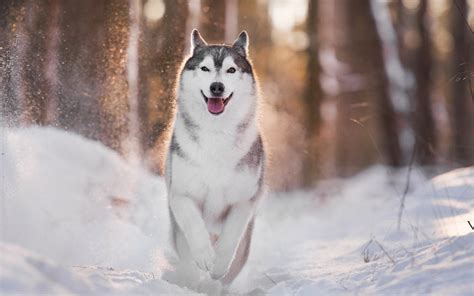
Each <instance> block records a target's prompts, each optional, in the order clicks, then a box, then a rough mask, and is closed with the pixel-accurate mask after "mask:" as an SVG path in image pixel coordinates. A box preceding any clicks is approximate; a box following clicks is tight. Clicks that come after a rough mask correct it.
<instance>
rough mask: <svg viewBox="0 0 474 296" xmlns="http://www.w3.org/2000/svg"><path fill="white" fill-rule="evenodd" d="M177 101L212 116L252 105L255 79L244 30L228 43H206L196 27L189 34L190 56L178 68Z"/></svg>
mask: <svg viewBox="0 0 474 296" xmlns="http://www.w3.org/2000/svg"><path fill="white" fill-rule="evenodd" d="M179 92H180V93H179V96H180V98H179V100H180V104H185V105H186V106H189V107H190V108H192V110H190V108H186V109H188V112H193V113H194V112H201V113H204V114H202V115H206V116H212V117H226V116H228V115H226V114H228V113H232V114H234V115H236V114H242V113H246V111H247V110H248V109H249V108H252V107H254V106H255V92H256V91H255V79H254V75H253V70H252V65H251V63H250V61H249V59H248V35H247V32H245V31H243V32H242V33H240V35H239V36H238V38H237V39H236V40H235V42H234V44H233V45H232V46H230V45H208V44H207V43H206V41H204V39H203V38H202V37H201V35H200V34H199V32H198V31H197V30H193V32H192V34H191V56H190V57H189V58H188V59H187V60H186V62H185V64H184V67H183V70H182V72H181V80H180V85H179Z"/></svg>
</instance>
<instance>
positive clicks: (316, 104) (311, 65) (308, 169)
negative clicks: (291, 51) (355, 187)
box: [302, 1, 323, 187]
mask: <svg viewBox="0 0 474 296" xmlns="http://www.w3.org/2000/svg"><path fill="white" fill-rule="evenodd" d="M318 4H319V1H308V17H307V20H306V22H307V24H306V28H307V29H306V30H307V34H308V38H309V46H308V49H307V56H308V63H307V66H306V89H305V93H304V106H305V110H306V118H305V119H306V122H305V126H306V133H307V134H306V146H307V149H306V151H305V153H306V155H305V156H306V157H305V160H304V162H303V178H302V180H303V186H305V187H310V186H311V185H313V184H314V182H315V181H316V178H317V176H318V170H319V166H318V160H319V158H318V149H317V143H316V140H317V136H318V133H319V129H320V127H321V110H320V108H321V101H322V99H323V93H322V89H321V83H320V73H321V65H320V64H319V34H318V30H319V26H318V11H319V9H318Z"/></svg>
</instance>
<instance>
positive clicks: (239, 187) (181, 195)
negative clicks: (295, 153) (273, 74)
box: [166, 30, 265, 289]
mask: <svg viewBox="0 0 474 296" xmlns="http://www.w3.org/2000/svg"><path fill="white" fill-rule="evenodd" d="M191 44H192V48H191V56H190V57H189V58H188V59H187V60H186V62H185V63H184V66H183V68H182V71H181V74H180V79H179V85H178V86H177V102H178V107H177V114H176V119H175V123H174V129H173V134H172V140H171V145H170V148H169V152H168V155H167V162H166V181H167V187H168V199H169V208H170V213H171V215H170V216H171V218H172V234H173V243H174V246H175V248H176V251H177V254H178V256H179V259H180V263H179V265H178V266H180V268H179V267H178V270H177V273H181V275H182V277H183V278H184V280H183V284H184V285H186V286H188V287H190V286H191V288H196V286H193V284H192V282H193V279H192V278H193V277H194V280H196V278H197V281H198V282H200V283H202V282H203V281H204V280H206V279H207V280H209V281H210V282H213V283H214V285H215V286H217V289H220V288H221V287H222V285H223V286H227V285H229V284H230V283H231V282H232V281H233V280H234V278H235V277H236V276H237V275H238V274H239V272H240V271H241V269H242V267H243V266H244V264H245V262H246V261H247V258H248V255H249V248H250V242H251V236H252V230H253V225H254V215H255V208H256V203H257V201H258V200H259V199H260V197H261V196H262V191H263V174H264V165H265V154H264V149H263V144H262V138H261V136H260V132H259V128H258V126H257V105H258V88H257V83H256V79H255V76H254V73H253V69H252V65H251V63H250V62H249V60H248V35H247V33H246V32H245V31H244V32H242V33H241V34H240V35H239V37H238V38H237V40H236V41H235V42H234V44H233V45H232V46H229V45H208V44H207V43H206V42H205V41H204V40H203V38H202V37H201V35H200V34H199V32H198V31H197V30H194V31H193V32H192V36H191ZM231 68H233V69H234V70H235V71H233V70H232V69H231ZM216 83H220V84H219V85H220V88H219V89H218V90H217V91H216V89H215V88H212V86H215V85H216ZM216 97H217V98H216ZM220 99H222V101H219V100H220ZM209 100H214V101H215V102H217V103H218V104H217V107H215V106H214V107H213V106H210V105H209V104H211V103H209V102H208V101H209ZM222 102H225V104H224V109H223V110H222V111H221V108H222V106H223V105H222V104H223V103H222ZM208 103H209V104H208ZM216 108H217V109H216ZM212 110H213V111H216V110H218V111H221V112H220V113H219V114H215V113H213V112H211V111H212ZM216 283H217V284H216Z"/></svg>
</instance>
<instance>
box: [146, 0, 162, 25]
mask: <svg viewBox="0 0 474 296" xmlns="http://www.w3.org/2000/svg"><path fill="white" fill-rule="evenodd" d="M165 10H166V7H165V4H164V3H163V0H148V1H147V2H146V3H145V6H144V7H143V12H144V14H145V17H146V18H147V19H148V20H149V21H151V22H156V21H158V20H159V19H161V18H162V17H163V15H164V14H165Z"/></svg>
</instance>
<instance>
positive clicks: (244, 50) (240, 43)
mask: <svg viewBox="0 0 474 296" xmlns="http://www.w3.org/2000/svg"><path fill="white" fill-rule="evenodd" d="M232 47H233V48H234V49H235V50H237V52H238V53H239V54H241V55H243V56H244V57H246V56H247V55H248V51H249V35H248V34H247V32H246V31H242V32H241V33H240V34H239V37H237V39H236V40H235V41H234V44H233V45H232Z"/></svg>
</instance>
